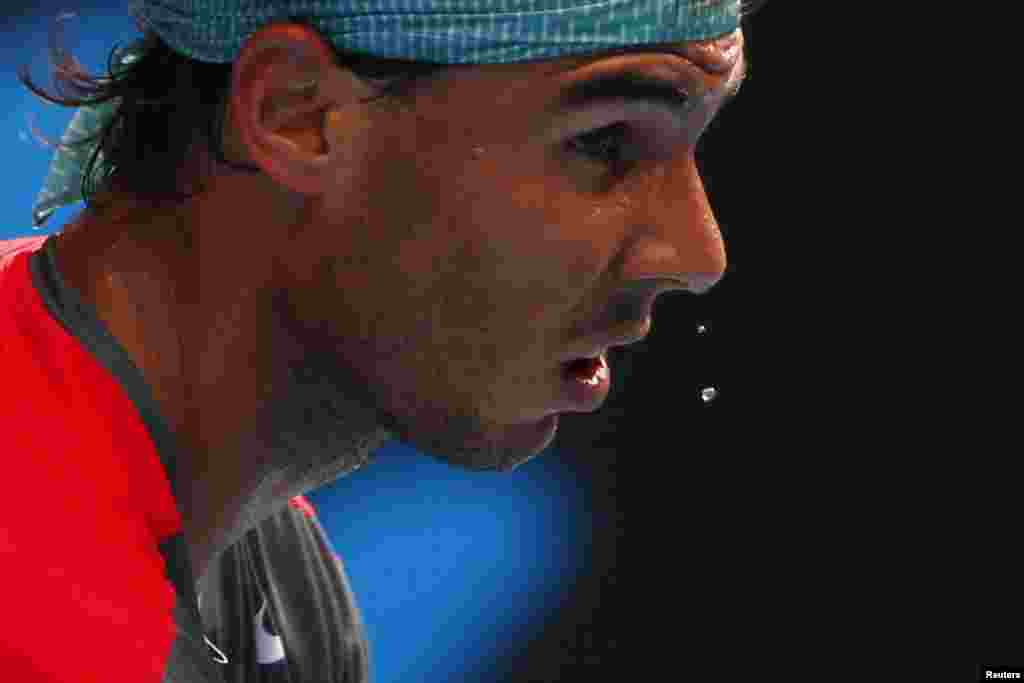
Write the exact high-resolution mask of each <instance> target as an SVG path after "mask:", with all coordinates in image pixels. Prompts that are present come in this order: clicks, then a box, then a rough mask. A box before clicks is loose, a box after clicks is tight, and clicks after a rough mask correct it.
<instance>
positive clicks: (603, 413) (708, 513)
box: [0, 0, 825, 683]
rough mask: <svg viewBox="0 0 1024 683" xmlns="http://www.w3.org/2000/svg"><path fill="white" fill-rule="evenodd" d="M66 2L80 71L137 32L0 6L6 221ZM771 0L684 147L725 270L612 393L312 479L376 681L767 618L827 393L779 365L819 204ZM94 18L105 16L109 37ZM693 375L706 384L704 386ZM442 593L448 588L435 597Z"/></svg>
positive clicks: (555, 660)
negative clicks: (544, 450)
mask: <svg viewBox="0 0 1024 683" xmlns="http://www.w3.org/2000/svg"><path fill="white" fill-rule="evenodd" d="M65 9H70V10H73V11H76V12H79V13H81V14H82V15H83V17H86V18H88V20H89V22H90V23H89V24H88V25H86V24H83V25H82V26H83V29H82V33H81V40H82V50H81V52H82V53H83V54H85V53H89V54H92V55H95V56H96V58H95V59H92V60H91V61H86V64H87V65H89V66H91V67H92V68H93V69H94V70H95V69H98V68H99V66H100V65H101V63H102V61H101V60H102V59H103V58H105V56H106V52H105V50H107V49H109V47H110V46H112V44H113V42H114V41H115V40H124V39H126V38H130V37H132V36H133V35H134V33H133V32H132V31H130V30H129V31H127V32H124V31H125V27H126V23H127V21H126V20H125V19H124V18H123V16H124V11H123V3H116V2H111V1H109V0H108V1H105V2H103V1H96V2H77V3H72V2H57V1H56V0H45V1H44V2H36V3H32V5H31V6H29V7H26V6H25V4H23V3H3V5H2V6H0V35H2V38H3V42H2V44H0V60H2V61H0V65H2V67H3V69H4V71H3V73H2V74H0V76H2V77H3V79H4V80H3V81H2V85H0V97H3V98H5V99H4V103H5V105H6V106H5V114H6V116H7V118H6V120H5V122H3V123H2V124H0V126H2V127H0V133H2V132H7V133H8V134H9V136H10V137H9V145H10V146H11V147H12V148H17V150H20V154H22V155H23V160H24V163H23V164H19V165H18V170H17V173H15V172H13V171H12V170H11V169H9V170H8V174H9V176H10V177H9V178H7V179H6V180H7V185H6V187H7V189H6V191H7V192H8V195H7V196H6V198H5V199H6V200H7V201H6V203H5V204H4V206H5V208H6V210H7V214H6V218H5V220H4V221H3V227H2V228H0V239H7V238H10V237H15V236H25V235H31V234H40V233H34V232H33V231H32V229H31V228H30V224H29V220H28V217H29V213H30V209H31V203H32V200H33V199H34V198H35V194H36V192H37V191H38V188H39V186H40V185H41V183H42V180H43V178H44V177H45V174H46V167H47V164H48V160H49V153H48V152H45V151H44V150H41V149H40V148H38V146H35V145H34V143H30V142H29V141H28V140H26V139H25V136H24V135H23V133H24V132H25V131H26V130H27V125H26V123H25V120H26V119H25V116H26V114H27V113H31V114H32V115H34V116H36V117H37V121H38V122H39V123H40V124H41V128H42V129H43V131H44V132H45V133H47V134H48V135H52V136H57V135H59V133H60V132H61V131H62V130H63V125H65V124H66V122H67V120H68V119H69V118H70V112H68V111H66V110H65V111H60V110H58V111H53V110H51V109H45V108H42V107H41V105H39V104H35V102H36V101H35V100H32V99H31V98H30V97H29V96H28V95H26V94H25V93H24V91H23V90H21V89H20V86H19V85H18V84H17V83H16V82H15V81H14V69H15V68H16V67H17V66H18V65H20V64H21V63H24V62H25V61H26V60H31V61H32V62H33V64H38V63H40V56H41V55H43V50H44V47H45V27H46V23H45V22H46V21H48V20H50V19H52V17H53V16H54V15H55V14H56V13H58V12H59V11H62V10H65ZM784 12H786V9H785V8H784V7H783V6H782V3H781V2H780V0H774V1H773V2H769V3H768V5H767V6H766V7H765V8H764V9H762V10H761V11H760V13H759V14H757V15H756V16H754V17H753V18H751V19H748V20H747V22H746V24H745V32H746V37H747V42H748V53H749V56H750V58H751V65H752V69H751V77H750V78H749V80H748V82H747V83H746V84H745V85H744V87H743V92H742V95H741V96H740V97H739V98H738V99H737V100H736V101H735V102H734V103H732V104H731V105H730V106H729V107H728V108H726V109H725V110H724V111H723V112H722V114H721V115H720V116H719V118H718V120H717V121H716V122H715V123H714V124H713V125H712V127H711V128H710V129H709V131H708V132H707V134H706V136H705V138H704V140H703V142H702V143H701V146H700V149H699V154H698V163H699V165H700V167H701V170H702V175H703V177H704V180H705V185H706V187H707V189H708V193H709V197H710V200H711V203H712V205H713V208H714V210H715V213H716V216H717V218H718V221H719V223H720V225H721V227H722V230H723V234H724V237H725V242H726V246H727V249H728V254H729V272H728V274H727V276H726V278H725V279H724V280H723V281H722V282H721V283H720V284H719V285H718V286H717V287H716V288H714V289H713V290H712V291H711V292H710V293H708V294H706V295H703V296H699V297H698V296H694V295H690V294H684V293H672V294H668V295H665V296H663V297H662V298H661V299H660V300H659V301H658V303H657V305H656V307H655V311H654V332H653V333H652V335H651V336H650V337H649V339H648V340H647V341H645V342H643V343H641V344H638V345H635V346H634V347H631V348H630V349H628V350H625V351H623V350H618V351H616V352H613V357H612V366H613V373H614V382H613V389H612V393H611V395H610V397H609V399H608V402H607V403H606V404H605V406H604V407H603V408H602V409H601V410H600V411H599V412H598V413H596V414H594V415H586V416H585V415H566V416H563V419H562V424H561V428H560V432H559V436H558V438H557V440H556V442H555V444H554V446H553V448H552V451H551V453H549V454H546V455H545V456H543V457H541V458H538V459H537V460H536V461H534V462H531V463H530V464H529V465H527V466H525V467H524V468H522V469H521V470H520V471H517V472H516V473H513V474H512V475H510V476H507V477H506V478H504V479H500V480H495V479H494V478H493V476H490V475H489V477H490V478H481V477H480V475H465V474H461V473H455V472H449V471H448V470H447V469H446V468H444V467H443V466H440V465H437V466H435V465H434V464H433V463H432V462H431V461H427V460H426V459H425V458H423V456H422V455H418V454H416V453H414V452H410V451H408V450H405V449H402V448H400V447H397V448H390V449H389V450H388V451H387V452H386V453H382V454H381V456H380V457H379V459H378V464H377V465H375V466H373V467H370V468H367V471H365V472H360V473H357V474H356V475H353V476H352V477H349V478H346V479H345V480H343V481H339V482H337V483H336V484H335V485H333V486H331V487H328V488H327V489H325V490H323V491H318V492H316V493H314V494H313V495H311V496H310V498H311V499H312V500H313V501H314V503H315V504H317V506H318V508H319V509H320V510H321V517H322V519H323V521H324V524H325V527H327V529H328V531H329V533H330V534H331V536H332V541H333V542H334V543H335V546H336V549H337V550H338V552H339V554H340V555H341V556H342V557H343V558H344V559H345V560H346V564H347V566H348V569H349V573H350V578H351V579H352V582H353V587H354V589H355V591H356V595H357V599H359V601H360V606H361V607H362V608H363V610H364V615H365V617H366V620H367V624H368V629H369V631H370V636H371V643H372V645H373V647H374V653H373V656H374V660H373V666H374V668H375V670H376V671H375V674H374V681H375V683H391V682H392V681H421V680H445V681H457V680H458V681H461V680H466V681H470V680H472V681H478V682H491V681H493V682H495V683H496V682H498V681H510V682H511V681H517V682H520V681H536V682H540V681H584V680H590V679H592V678H594V677H596V676H601V677H603V676H604V675H605V674H609V673H611V670H612V669H619V668H624V669H631V668H632V669H639V670H640V671H645V670H646V669H647V668H648V667H653V668H654V670H655V671H662V670H663V668H664V667H667V668H668V669H667V670H668V671H670V672H675V673H673V674H672V675H669V676H667V677H666V678H667V679H669V680H684V679H689V678H690V677H689V676H686V675H683V672H685V671H693V670H694V667H695V666H696V664H694V662H696V661H706V659H707V656H708V654H709V653H710V652H717V651H718V649H719V648H726V649H729V648H730V647H732V646H735V645H736V644H744V643H750V646H753V647H759V646H760V645H761V644H762V643H763V642H765V640H766V639H768V638H771V637H778V633H777V626H776V624H777V622H780V621H785V618H786V617H785V615H786V610H787V600H786V597H785V595H783V594H780V591H781V590H782V589H780V588H779V587H778V586H779V585H789V586H791V585H792V582H793V581H794V579H793V577H792V572H793V571H796V572H800V571H803V570H802V569H793V568H790V569H787V570H783V569H781V568H780V567H783V566H786V564H787V562H786V559H785V558H786V557H787V554H789V553H790V552H792V553H798V554H803V553H804V552H806V548H800V547H790V546H799V545H801V544H802V543H806V542H808V541H807V540H806V537H805V538H804V541H783V540H782V538H792V537H793V534H792V527H789V529H788V531H789V533H783V532H784V531H786V529H785V527H787V525H789V524H790V523H793V524H798V525H803V524H807V521H806V520H807V512H806V506H807V502H808V498H804V499H803V500H802V504H803V509H802V510H798V509H797V505H796V503H795V502H791V501H792V499H793V497H792V496H790V495H787V494H786V493H784V492H789V493H792V492H793V490H794V489H793V484H792V481H793V480H794V479H795V478H800V477H803V478H807V477H808V476H810V477H811V479H812V480H813V478H814V475H815V473H816V471H817V470H816V467H820V466H816V465H813V464H811V465H810V468H811V469H810V471H808V460H807V456H808V455H812V454H813V453H812V451H810V450H809V449H808V437H809V435H813V432H814V429H813V425H810V428H807V419H808V417H807V416H809V415H812V414H818V413H820V411H821V408H822V406H821V405H820V402H821V401H822V397H821V396H820V395H815V394H814V392H813V390H812V389H811V386H813V383H811V386H807V385H804V384H802V383H801V382H802V381H803V380H804V379H806V377H805V375H806V374H807V373H805V372H797V371H796V369H795V368H788V367H787V364H789V363H792V359H793V358H794V357H796V353H795V352H794V349H793V348H791V346H790V344H791V339H792V338H793V336H794V335H793V334H792V329H793V327H794V326H798V325H800V326H803V325H805V324H806V323H807V321H806V320H794V319H792V318H791V317H789V316H788V315H787V313H786V310H787V302H788V299H789V297H790V296H791V294H792V291H793V286H794V282H795V281H796V280H798V279H799V278H800V276H801V273H799V272H795V268H797V267H798V266H799V264H798V263H797V262H796V261H795V259H793V258H792V255H791V254H789V255H787V254H786V253H785V250H784V248H782V247H780V246H779V245H781V244H787V243H789V241H790V239H791V235H792V232H793V230H794V229H795V228H796V226H798V225H801V224H806V223H807V222H808V221H807V219H806V218H805V216H806V213H805V212H806V211H808V209H807V208H806V207H808V206H809V205H810V204H812V203H813V197H801V201H800V202H796V201H794V199H793V196H792V195H793V181H792V180H791V179H792V178H793V177H794V176H798V177H800V176H806V175H808V174H809V173H814V169H811V170H810V171H808V169H806V168H803V167H800V166H798V165H796V163H795V156H796V155H797V154H798V150H800V149H801V147H803V146H807V145H809V144H813V141H811V140H809V137H810V136H811V132H810V130H809V128H808V125H809V124H808V122H807V121H806V120H804V119H802V118H801V116H800V111H801V109H800V106H799V101H798V97H799V98H803V97H806V88H805V87H804V86H805V84H806V83H807V79H808V70H809V67H808V65H807V63H806V62H800V61H799V60H795V59H794V58H793V56H792V55H793V53H794V52H795V50H794V49H793V48H794V46H796V45H797V44H798V43H801V42H802V41H805V40H807V38H808V36H811V37H813V35H814V34H813V33H812V32H809V31H807V30H806V28H810V27H806V28H805V27H802V26H800V24H799V23H797V20H796V19H795V18H794V16H793V15H786V14H784ZM119 13H120V14H121V16H122V18H121V19H120V20H118V19H117V17H118V15H119ZM104 17H110V18H109V19H107V18H104ZM108 21H109V22H110V24H109V25H110V26H116V31H114V33H116V32H117V31H121V32H122V33H116V37H114V38H113V39H111V31H108V30H106V27H107V26H108V24H107V23H105V22H108ZM90 50H91V52H90ZM33 73H39V71H38V70H34V71H33ZM19 137H20V138H21V139H20V140H19ZM78 208H79V207H75V208H74V209H73V210H77V209H78ZM71 211H72V209H68V210H64V211H62V212H58V214H57V215H56V216H55V217H54V219H52V221H51V223H50V224H48V225H47V226H46V229H45V231H46V232H49V231H54V230H57V229H59V227H60V224H61V223H62V222H63V221H64V220H66V219H67V217H68V216H69V215H70V212H71ZM700 324H703V325H705V326H707V328H708V331H707V332H706V333H705V334H703V335H698V334H697V332H696V328H697V326H698V325H700ZM822 372H825V369H824V366H823V367H822ZM798 378H799V379H798ZM704 388H714V389H715V390H716V391H717V396H716V398H715V399H714V400H712V401H711V402H705V401H703V400H702V399H701V390H702V389H704ZM620 465H621V467H622V469H623V471H624V473H625V475H626V476H624V478H623V480H622V486H621V487H620V486H619V483H620V482H619V478H618V471H619V469H620ZM812 488H814V489H817V492H808V497H810V496H814V495H821V491H820V482H818V485H815V486H813V487H812ZM540 503H542V504H540ZM467 506H469V507H468V508H467ZM396 509H397V510H399V511H398V512H395V511H396ZM483 510H487V511H489V512H490V513H493V514H488V515H484V514H482V512H481V511H483ZM769 511H770V512H769ZM791 513H792V516H791ZM353 520H359V521H353ZM524 520H529V522H528V523H527V522H526V521H524ZM360 524H361V525H362V526H360ZM428 527H429V529H427V531H424V529H426V528H428ZM627 529H628V534H629V535H628V539H627V537H626V534H627ZM428 536H429V538H428ZM796 536H803V535H802V534H799V533H797V534H796ZM552 537H557V538H559V539H560V542H559V545H558V550H557V551H556V550H554V546H553V545H552V543H551V538H552ZM812 538H813V537H812ZM381 539H385V540H383V541H382V540H381ZM809 542H812V543H813V541H809ZM456 546H457V547H458V551H456V550H455V549H454V548H455V547H456ZM553 556H557V558H558V559H556V560H553V559H551V558H552V557H553ZM620 556H621V557H622V558H623V563H622V567H623V570H624V571H623V572H622V573H621V574H620V571H619V558H620ZM410 558H414V559H412V560H410ZM808 574H809V576H808V581H809V582H813V581H814V579H813V578H811V576H810V574H811V572H810V571H809V572H808ZM455 602H459V603H460V604H463V605H465V607H461V608H459V609H457V610H452V609H449V611H447V612H445V611H444V610H445V609H447V608H448V607H449V606H450V605H451V604H453V603H455ZM474 605H482V606H477V607H473V606H474ZM443 615H447V616H443ZM743 647H748V646H746V645H743ZM634 662H636V664H634ZM427 672H431V673H433V674H434V676H428V675H426V673H427ZM614 675H616V676H617V675H618V674H614ZM659 678H661V676H659ZM702 678H703V675H696V674H695V677H694V678H693V679H694V680H697V679H702Z"/></svg>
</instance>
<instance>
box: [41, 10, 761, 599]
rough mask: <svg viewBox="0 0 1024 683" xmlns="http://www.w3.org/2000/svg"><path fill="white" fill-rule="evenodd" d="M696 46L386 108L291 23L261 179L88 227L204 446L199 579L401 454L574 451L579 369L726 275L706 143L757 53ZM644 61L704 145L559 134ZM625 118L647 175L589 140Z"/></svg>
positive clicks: (80, 227)
mask: <svg viewBox="0 0 1024 683" xmlns="http://www.w3.org/2000/svg"><path fill="white" fill-rule="evenodd" d="M672 47H673V49H674V51H675V52H676V54H667V53H665V52H659V51H657V50H658V48H655V47H651V48H650V51H644V52H638V53H636V54H629V55H623V54H614V55H592V56H588V57H585V58H580V57H573V58H568V59H564V60H551V61H544V62H532V63H526V64H514V65H484V66H476V65H474V66H471V67H459V68H456V69H454V70H452V71H450V72H448V73H447V74H446V75H443V76H442V77H441V78H440V79H439V80H437V81H435V82H432V83H428V84H426V85H424V86H420V87H419V88H418V89H417V91H416V93H415V97H414V100H413V104H411V105H408V106H406V105H399V104H393V103H385V102H384V101H383V100H382V101H377V102H374V103H360V102H359V101H358V100H360V99H365V98H367V97H368V96H370V95H372V94H374V93H375V91H374V89H373V87H372V85H371V84H367V83H364V82H362V81H360V80H358V79H357V78H356V77H355V76H354V75H352V74H351V73H350V72H349V71H347V70H344V69H340V68H338V67H336V66H334V64H333V60H332V56H331V52H330V50H329V49H328V46H327V44H326V43H325V42H324V41H323V39H322V38H321V37H320V36H319V35H318V34H317V33H316V32H314V31H312V30H310V29H308V28H306V27H303V26H301V25H291V24H286V25H280V24H279V25H274V26H270V27H267V28H265V29H263V30H262V31H260V32H259V33H257V34H255V35H254V36H253V37H252V38H250V39H249V41H248V42H247V43H246V45H245V47H244V49H243V52H242V54H241V55H240V57H239V58H238V60H237V61H236V64H235V66H234V71H233V80H232V91H231V99H230V113H229V117H228V121H227V123H226V138H225V149H226V150H227V153H228V156H229V157H230V158H233V159H235V160H239V161H247V162H250V163H253V164H256V165H257V166H259V167H260V168H261V169H262V170H263V173H260V174H246V173H237V172H233V171H231V170H230V169H221V170H218V171H217V172H216V173H214V174H213V175H212V176H210V177H208V179H207V180H206V187H207V188H208V191H207V192H206V193H203V194H201V195H199V196H197V197H195V198H194V199H192V200H190V201H189V202H188V203H186V204H184V205H182V206H180V207H176V208H174V209H161V210H154V209H153V208H152V207H147V206H143V205H141V204H138V203H136V202H135V201H134V200H132V199H131V198H130V197H128V196H125V195H118V194H116V193H115V194H113V195H112V199H113V200H114V201H113V203H112V208H111V209H109V210H106V211H104V212H103V213H102V214H100V213H96V212H92V211H89V210H87V211H84V212H83V213H81V214H80V215H79V216H78V217H77V218H76V219H75V220H74V221H72V222H71V223H70V224H69V225H68V226H67V227H66V228H65V229H64V231H63V232H62V233H61V234H60V236H59V237H58V242H57V259H58V265H59V267H60V269H61V271H62V273H63V274H64V276H65V278H66V280H67V281H68V282H69V283H70V284H71V285H72V286H75V287H76V288H77V289H79V290H80V291H81V292H82V294H83V296H84V297H85V299H86V300H87V301H89V302H91V303H92V304H93V305H94V306H95V307H96V310H97V312H98V313H99V315H100V318H101V319H102V320H103V321H104V322H105V323H106V324H107V325H108V327H109V328H110V330H111V332H112V333H113V334H114V335H115V337H116V338H117V339H118V340H119V341H120V342H121V343H122V345H123V346H124V347H125V349H126V350H127V351H128V352H129V354H130V355H131V356H132V357H133V358H134V359H135V360H136V362H137V364H138V365H139V367H140V369H141V370H142V372H143V375H144V376H145V377H146V379H147V381H148V383H149V384H150V386H151V387H152V390H153V393H154V397H155V399H156V400H157V402H158V404H159V405H160V407H161V410H162V413H163V415H164V417H165V419H166V420H167V421H168V423H169V424H170V426H171V428H172V429H173V430H174V432H175V434H176V437H177V439H178V447H179V452H178V454H177V457H178V460H179V466H178V475H177V476H178V487H179V492H180V493H179V503H180V506H181V508H182V510H183V518H184V519H183V521H184V530H185V535H186V539H187V541H188V544H189V547H190V551H191V560H192V567H193V572H194V573H195V574H196V580H197V581H198V580H199V579H200V578H201V577H202V576H203V575H204V574H205V572H206V569H207V567H208V566H209V565H210V562H211V561H212V559H213V558H215V557H216V556H217V554H219V553H220V552H221V551H222V550H223V549H224V548H225V547H226V546H227V545H229V544H230V543H232V542H234V541H235V540H237V539H238V538H239V537H240V536H241V535H242V534H243V533H244V532H245V531H246V530H247V529H249V528H251V526H253V525H254V524H256V523H258V522H259V521H260V520H262V519H264V518H265V517H266V516H267V515H269V514H271V513H273V512H274V511H275V510H277V509H279V508H280V507H281V506H283V505H285V504H287V501H288V499H289V498H291V497H292V496H295V495H298V494H301V493H304V492H306V491H309V490H311V489H313V488H315V487H317V486H319V485H321V484H323V483H326V482H329V481H331V480H333V479H335V478H336V477H338V476H341V475H343V474H345V473H346V472H350V471H352V470H353V469H355V468H357V467H359V466H361V465H362V464H364V463H365V462H366V461H367V459H368V458H369V455H370V454H371V453H372V451H373V450H375V449H376V448H377V447H379V446H380V445H382V444H383V443H384V442H386V441H387V440H388V439H390V438H398V439H401V440H402V441H404V442H406V443H408V444H409V445H411V446H413V447H415V448H418V449H420V450H422V451H424V452H425V453H427V454H429V455H431V456H434V457H436V458H438V459H440V460H442V461H445V462H447V463H450V464H452V465H454V466H459V467H467V468H472V469H486V468H495V467H500V468H503V469H509V468H511V467H514V466H516V465H519V464H522V463H523V462H525V461H527V460H529V459H530V458H532V457H534V456H535V455H537V454H538V453H539V452H541V451H542V450H543V449H544V448H546V447H547V446H548V445H550V443H551V441H552V440H553V438H554V436H555V427H554V425H557V421H552V420H550V419H549V420H548V422H541V420H542V418H544V417H546V416H550V415H556V414H557V413H559V412H565V411H570V410H574V408H573V406H572V404H571V403H569V402H567V400H566V397H565V395H564V389H563V385H562V379H561V367H562V361H564V360H565V359H566V357H567V356H572V355H573V354H574V353H576V354H577V355H580V354H583V353H586V352H587V351H589V350H591V349H592V348H593V347H594V346H595V344H594V340H595V338H596V337H595V335H598V334H600V333H602V332H610V333H613V334H619V335H621V334H634V336H642V335H643V334H644V333H646V332H647V330H648V327H643V328H642V329H639V328H638V327H637V325H638V323H639V322H641V321H643V319H644V317H645V316H646V315H647V313H648V312H649V308H650V304H651V303H652V301H653V299H654V297H656V296H658V295H659V294H661V293H663V292H666V291H672V290H679V291H690V292H695V293H700V292H704V291H706V290H707V289H708V288H710V287H711V286H713V284H714V283H715V282H717V281H718V280H719V279H720V278H721V277H722V274H723V273H724V272H725V268H726V255H725V247H724V245H723V242H722V239H721V235H720V232H719V229H718V226H717V224H716V222H715V219H714V216H713V215H712V212H711V209H710V207H709V205H708V201H707V198H706V196H705V193H704V188H703V185H702V183H701V180H700V178H699V176H698V173H697V170H696V167H695V164H694V159H693V152H694V147H695V145H696V143H697V140H698V138H699V135H700V133H701V132H702V131H703V130H704V129H705V128H706V127H707V125H708V123H709V122H710V120H711V118H712V116H713V114H714V113H715V112H716V110H717V108H718V107H719V105H720V103H721V93H722V92H723V91H724V89H725V87H726V85H727V84H728V82H729V80H730V79H731V78H735V77H736V76H737V74H738V73H739V71H740V68H741V66H742V64H741V62H742V51H743V50H742V34H741V32H737V33H736V34H734V35H733V36H730V37H728V38H727V39H726V40H723V41H718V42H708V43H702V44H689V45H676V46H672ZM645 50H646V49H645ZM627 64H628V65H634V66H639V67H641V68H643V69H646V70H648V71H650V72H651V73H655V74H665V73H672V74H675V75H677V76H678V77H679V78H681V79H682V80H681V81H680V83H683V84H686V87H687V88H688V90H689V91H690V92H691V93H694V94H695V96H699V106H698V107H696V108H695V109H694V110H693V112H692V113H691V114H690V116H689V118H688V120H687V121H686V124H685V125H684V126H680V125H679V124H678V123H673V122H672V120H671V119H669V117H668V116H667V115H665V114H660V113H658V114H656V113H653V112H649V111H643V110H639V111H638V110H637V109H636V108H630V109H627V108H626V107H623V106H619V107H612V108H608V107H602V109H601V110H600V111H596V110H595V111H591V112H587V113H583V114H579V113H577V114H574V115H573V116H572V117H570V118H568V119H567V118H565V117H562V116H553V115H552V113H551V106H550V104H551V102H552V101H554V100H555V99H556V98H557V95H558V94H559V93H560V91H561V89H562V88H563V87H565V86H566V85H568V84H569V83H571V82H574V81H576V80H579V79H580V78H582V77H584V76H590V75H594V74H596V73H598V72H599V71H613V70H615V69H617V68H621V67H623V66H624V65H627ZM304 82H315V83H316V85H315V86H314V87H312V88H309V89H302V88H301V87H300V84H302V83H304ZM485 103H486V104H485ZM626 116H628V118H629V120H632V121H636V122H637V123H638V125H639V126H640V128H641V129H642V130H643V131H645V132H644V135H643V142H642V145H641V146H642V147H643V149H644V150H647V151H646V152H641V153H639V154H637V159H636V161H635V162H632V163H631V165H630V167H629V168H628V170H623V171H621V172H615V173H613V172H612V171H611V170H609V167H608V165H607V164H605V163H603V162H601V161H598V160H594V159H588V158H586V157H584V156H582V155H580V153H579V152H578V151H573V150H572V149H570V147H569V146H568V143H569V142H570V140H571V139H572V138H573V137H575V136H579V135H583V134H586V133H589V132H590V131H592V130H594V129H596V128H599V127H603V126H607V125H610V124H612V123H615V122H616V121H618V120H623V118H624V117H626ZM628 144H630V143H627V145H628ZM655 150H657V152H656V153H655ZM202 153H203V152H202V150H198V151H197V153H196V158H197V159H198V158H201V157H202ZM197 163H198V162H197ZM616 311H618V313H616ZM623 311H625V312H623ZM648 324H649V321H648Z"/></svg>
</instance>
